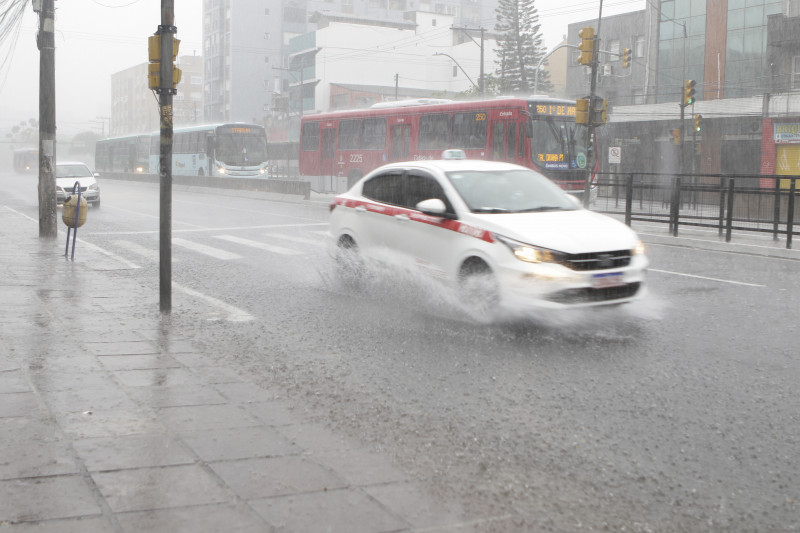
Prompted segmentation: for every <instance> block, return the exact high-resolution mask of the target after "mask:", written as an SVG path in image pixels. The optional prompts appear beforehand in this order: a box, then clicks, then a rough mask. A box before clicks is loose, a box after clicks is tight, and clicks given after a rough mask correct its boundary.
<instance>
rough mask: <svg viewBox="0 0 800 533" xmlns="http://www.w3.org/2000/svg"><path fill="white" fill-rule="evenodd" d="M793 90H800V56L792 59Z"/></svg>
mask: <svg viewBox="0 0 800 533" xmlns="http://www.w3.org/2000/svg"><path fill="white" fill-rule="evenodd" d="M791 88H792V89H800V56H794V57H793V58H792V87H791Z"/></svg>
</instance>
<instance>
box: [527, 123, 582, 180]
mask: <svg viewBox="0 0 800 533" xmlns="http://www.w3.org/2000/svg"><path fill="white" fill-rule="evenodd" d="M532 122H533V123H532V126H533V127H532V134H531V157H532V159H533V162H534V163H535V164H536V165H537V166H539V167H540V168H543V169H547V170H582V169H585V168H586V166H587V165H588V161H587V152H588V150H587V149H586V140H587V131H586V126H584V125H582V124H575V122H574V121H571V120H565V119H563V118H559V117H552V116H550V117H536V118H535V119H533V121H532Z"/></svg>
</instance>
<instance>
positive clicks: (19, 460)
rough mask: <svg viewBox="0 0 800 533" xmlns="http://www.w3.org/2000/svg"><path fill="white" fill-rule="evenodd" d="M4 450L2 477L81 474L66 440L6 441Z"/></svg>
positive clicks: (0, 460)
mask: <svg viewBox="0 0 800 533" xmlns="http://www.w3.org/2000/svg"><path fill="white" fill-rule="evenodd" d="M2 450H3V451H2V453H0V479H20V478H28V477H43V476H58V475H64V474H77V473H79V472H80V469H79V467H78V465H77V463H76V461H75V457H74V455H73V453H72V451H71V450H70V448H69V443H68V442H64V441H49V442H38V441H33V442H30V441H24V442H18V443H15V444H11V443H4V444H3V446H2Z"/></svg>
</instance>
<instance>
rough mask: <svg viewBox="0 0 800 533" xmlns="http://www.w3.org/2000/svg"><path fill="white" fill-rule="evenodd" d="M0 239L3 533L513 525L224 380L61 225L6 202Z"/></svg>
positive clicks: (127, 280)
mask: <svg viewBox="0 0 800 533" xmlns="http://www.w3.org/2000/svg"><path fill="white" fill-rule="evenodd" d="M79 235H80V234H79ZM0 240H2V243H3V245H2V248H0V265H1V266H2V280H0V291H1V293H2V301H3V304H4V305H3V306H2V308H0V449H2V450H3V453H2V455H1V456H0V532H5V531H9V532H12V531H13V532H33V531H36V532H59V533H64V532H76V533H77V532H80V533H92V532H100V531H103V532H105V531H126V532H128V531H131V532H132V531H137V532H142V531H169V532H170V533H176V532H182V531H187V532H193V533H199V532H222V531H224V532H233V531H248V532H249V531H267V532H272V531H276V532H277V531H280V532H315V531H330V532H347V533H353V532H365V533H371V532H388V531H442V532H444V531H459V532H465V531H466V532H469V531H475V532H478V531H481V532H482V531H514V530H516V529H517V528H516V527H515V525H514V524H515V523H516V522H515V517H509V516H504V517H487V516H475V511H471V510H470V509H467V508H464V507H463V506H461V505H460V504H453V503H452V502H451V503H447V502H443V501H440V500H438V499H437V498H435V497H434V495H433V494H431V493H430V491H429V489H428V488H427V487H426V485H424V484H423V483H420V482H417V481H414V480H411V479H409V478H408V477H407V476H406V475H405V474H404V473H403V472H402V471H401V470H400V469H399V468H398V467H397V466H396V465H395V464H394V463H393V460H392V457H391V456H390V455H387V454H385V453H378V452H376V451H374V450H372V449H369V448H368V447H364V446H363V445H361V444H359V443H357V442H352V441H348V440H346V439H344V438H342V437H340V436H339V435H337V434H336V433H335V432H334V431H331V430H330V429H328V428H326V427H325V426H324V425H323V424H320V423H314V422H312V421H310V420H309V419H308V417H307V416H306V415H305V414H304V412H303V410H302V409H300V408H298V407H297V406H295V405H293V404H292V403H291V402H290V401H287V400H284V399H276V398H275V395H274V394H273V393H271V392H270V391H269V390H265V389H264V388H262V387H260V386H259V385H257V384H256V383H255V382H253V381H252V380H251V379H249V378H248V376H246V375H242V374H241V373H239V372H238V371H237V369H235V368H231V367H221V366H217V365H216V363H215V362H214V361H213V360H212V359H211V358H209V357H208V356H207V355H206V354H203V353H201V352H199V351H197V350H196V349H195V348H194V347H193V346H192V343H191V342H190V339H187V338H183V337H182V336H181V334H180V332H179V331H173V329H172V328H171V325H170V320H169V317H168V316H163V315H162V314H161V313H160V312H159V311H158V294H157V291H153V290H152V286H153V285H154V283H153V282H152V280H150V281H149V282H147V283H145V282H143V281H142V280H138V279H137V277H136V276H135V275H134V276H131V275H130V273H129V274H127V275H122V274H120V273H119V271H116V270H104V269H103V266H102V261H100V260H99V259H101V258H99V257H97V256H99V255H100V254H98V253H96V252H95V253H93V251H92V250H91V249H90V248H88V247H82V248H81V243H80V242H79V243H78V251H77V252H76V259H75V261H74V262H73V261H70V260H67V259H66V258H65V257H64V249H65V241H66V231H65V228H64V227H63V226H61V227H59V237H58V239H57V240H56V241H52V240H43V239H40V238H39V237H38V221H35V220H33V219H31V218H30V217H27V216H25V215H23V214H22V213H19V212H17V211H15V210H14V209H12V208H10V207H8V206H4V205H0ZM145 287H148V288H145ZM153 292H156V294H154V293H153Z"/></svg>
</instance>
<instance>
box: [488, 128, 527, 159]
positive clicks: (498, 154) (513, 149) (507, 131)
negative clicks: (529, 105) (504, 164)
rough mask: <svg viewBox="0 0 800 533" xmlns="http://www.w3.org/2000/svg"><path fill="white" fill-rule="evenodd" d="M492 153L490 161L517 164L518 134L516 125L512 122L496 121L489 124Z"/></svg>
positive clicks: (518, 157)
mask: <svg viewBox="0 0 800 533" xmlns="http://www.w3.org/2000/svg"><path fill="white" fill-rule="evenodd" d="M490 128H491V131H492V151H491V159H494V160H497V161H509V162H511V163H519V162H521V160H522V158H521V157H520V155H519V150H518V148H519V145H518V144H517V141H518V139H519V133H518V128H517V123H516V122H515V121H513V120H496V121H493V122H491V124H490Z"/></svg>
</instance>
